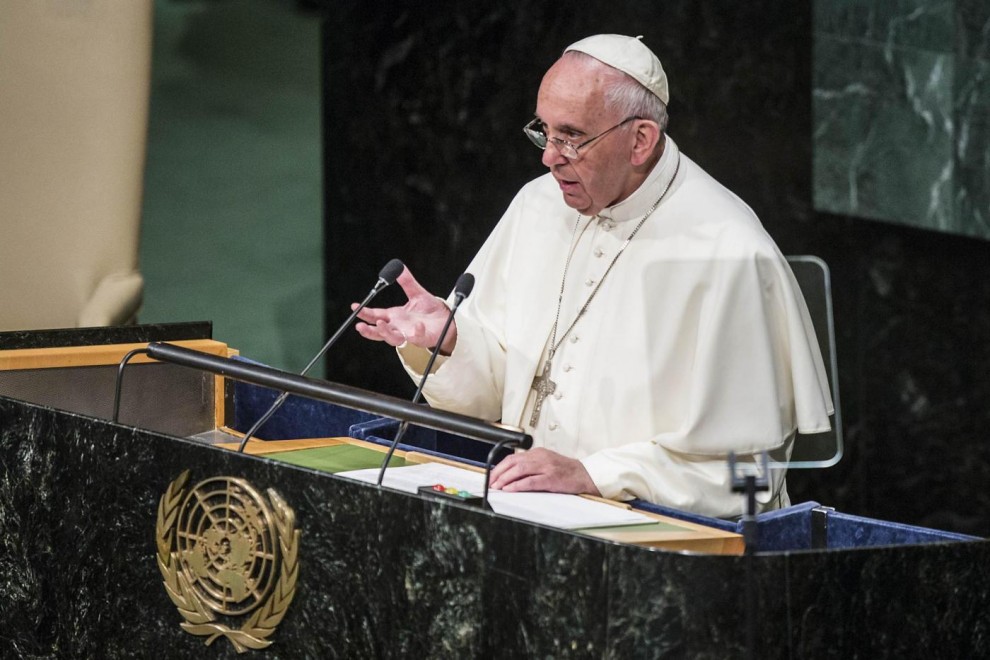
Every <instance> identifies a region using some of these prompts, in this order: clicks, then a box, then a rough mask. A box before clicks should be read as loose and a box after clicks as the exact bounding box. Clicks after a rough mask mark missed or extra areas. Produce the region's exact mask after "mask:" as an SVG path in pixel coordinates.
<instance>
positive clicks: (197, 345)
mask: <svg viewBox="0 0 990 660" xmlns="http://www.w3.org/2000/svg"><path fill="white" fill-rule="evenodd" d="M168 343H170V344H175V345H176V346H182V347H183V348H189V349H192V350H194V351H201V352H203V353H208V354H210V355H217V356H220V357H227V356H228V355H229V349H228V347H227V344H225V343H223V342H219V341H216V340H213V339H188V340H182V341H173V342H168ZM147 345H148V344H147V342H143V343H137V344H104V345H100V346H59V347H56V348H13V349H8V350H5V351H0V371H13V370H23V369H57V368H65V367H95V366H106V365H111V364H118V363H119V362H120V361H121V360H122V359H123V358H124V356H125V355H127V353H129V352H130V351H132V350H134V349H135V348H145V347H146V346H147ZM148 362H154V360H152V359H150V358H149V357H148V356H147V355H135V356H134V357H133V358H132V359H131V364H140V363H148Z"/></svg>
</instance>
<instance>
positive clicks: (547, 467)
mask: <svg viewBox="0 0 990 660" xmlns="http://www.w3.org/2000/svg"><path fill="white" fill-rule="evenodd" d="M489 487H490V488H494V489H497V490H504V491H510V492H513V491H534V490H539V491H547V492H552V493H590V494H592V495H598V494H599V491H598V487H597V486H595V483H594V481H592V479H591V475H589V474H588V471H587V470H586V469H585V468H584V465H582V464H581V462H580V461H578V460H576V459H573V458H568V457H566V456H562V455H561V454H558V453H556V452H554V451H550V450H548V449H544V448H537V449H532V450H530V451H528V452H523V453H518V454H513V455H512V456H509V457H507V458H506V459H505V460H503V461H502V462H501V463H499V464H498V465H497V466H495V468H494V469H492V474H491V480H490V481H489Z"/></svg>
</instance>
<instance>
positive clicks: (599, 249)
mask: <svg viewBox="0 0 990 660" xmlns="http://www.w3.org/2000/svg"><path fill="white" fill-rule="evenodd" d="M604 254H605V250H603V249H601V248H595V256H596V257H599V258H600V257H601V256H602V255H604Z"/></svg>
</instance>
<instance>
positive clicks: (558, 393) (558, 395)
mask: <svg viewBox="0 0 990 660" xmlns="http://www.w3.org/2000/svg"><path fill="white" fill-rule="evenodd" d="M553 398H555V399H557V401H560V400H561V399H563V398H564V395H563V394H562V393H561V392H554V393H553Z"/></svg>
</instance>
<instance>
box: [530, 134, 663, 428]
mask: <svg viewBox="0 0 990 660" xmlns="http://www.w3.org/2000/svg"><path fill="white" fill-rule="evenodd" d="M680 168H681V158H680V154H678V157H677V165H676V166H675V167H674V175H673V176H672V177H670V181H668V182H667V185H666V187H665V188H664V189H663V192H662V193H660V196H659V197H658V198H657V201H655V202H653V206H651V207H650V208H649V210H648V211H647V212H646V215H644V216H643V219H642V220H640V221H639V224H637V225H636V227H635V228H634V229H633V230H632V232H631V233H630V234H629V237H628V238H626V240H625V241H624V242H623V243H622V245H621V247H619V251H618V252H616V253H615V256H614V257H612V262H611V263H610V264H609V265H608V268H606V269H605V273H604V274H603V275H602V276H601V278H600V279H599V280H598V283H597V284H596V285H595V288H594V289H593V290H592V291H591V294H589V295H588V298H587V300H585V301H584V304H583V305H581V309H579V310H578V313H577V316H575V317H574V320H573V321H571V324H570V325H568V326H567V329H566V330H564V332H563V334H561V335H560V339H557V327H558V325H559V324H560V310H561V307H562V306H563V304H564V287H565V285H566V284H567V270H568V268H570V265H571V258H572V257H573V256H574V250H576V249H577V245H578V243H579V242H580V241H581V237H582V236H583V235H584V232H585V231H587V230H588V227H589V226H591V222H592V220H593V219H594V218H591V219H589V220H588V223H587V224H586V225H585V226H584V229H582V230H581V233H580V234H578V226H579V225H580V224H581V214H580V213H578V216H577V219H575V221H574V232H573V234H572V235H571V250H570V252H568V254H567V260H566V261H565V262H564V275H563V277H561V279H560V295H559V297H558V298H557V315H556V317H555V318H554V320H553V329H552V330H551V331H550V350H549V351H548V352H547V361H546V362H545V363H544V365H543V373H542V374H540V375H539V376H537V377H536V378H534V379H533V384H532V385H531V386H530V389H533V390H536V402H535V403H534V405H533V414H532V415H531V416H530V418H529V425H530V426H531V427H536V424H537V423H538V422H539V421H540V412H541V411H542V410H543V402H544V400H546V398H547V397H548V396H550V395H551V394H553V393H554V392H555V391H556V390H557V383H555V382H553V381H552V380H550V368H551V366H552V362H553V356H554V354H555V353H556V352H557V349H558V348H560V345H561V344H563V343H564V339H566V338H567V335H568V334H570V332H571V330H573V329H574V326H575V325H577V322H578V321H580V320H581V317H582V316H584V313H585V312H586V311H588V305H590V304H591V301H592V300H594V299H595V294H597V293H598V290H599V289H600V288H601V287H602V283H603V282H604V281H605V278H606V277H608V274H609V273H610V272H612V267H613V266H615V262H616V261H618V260H619V257H621V256H622V253H623V252H625V250H626V248H627V247H628V246H629V243H631V242H632V239H633V238H634V237H635V236H636V234H637V233H638V232H639V230H640V228H641V227H642V226H643V225H644V224H645V223H646V221H647V220H648V219H649V218H650V216H651V215H653V212H654V211H656V210H657V207H658V206H660V202H662V201H663V198H664V197H666V196H667V191H669V190H670V186H671V185H672V184H673V183H674V179H676V178H677V172H678V171H679V170H680ZM575 239H576V240H575Z"/></svg>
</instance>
